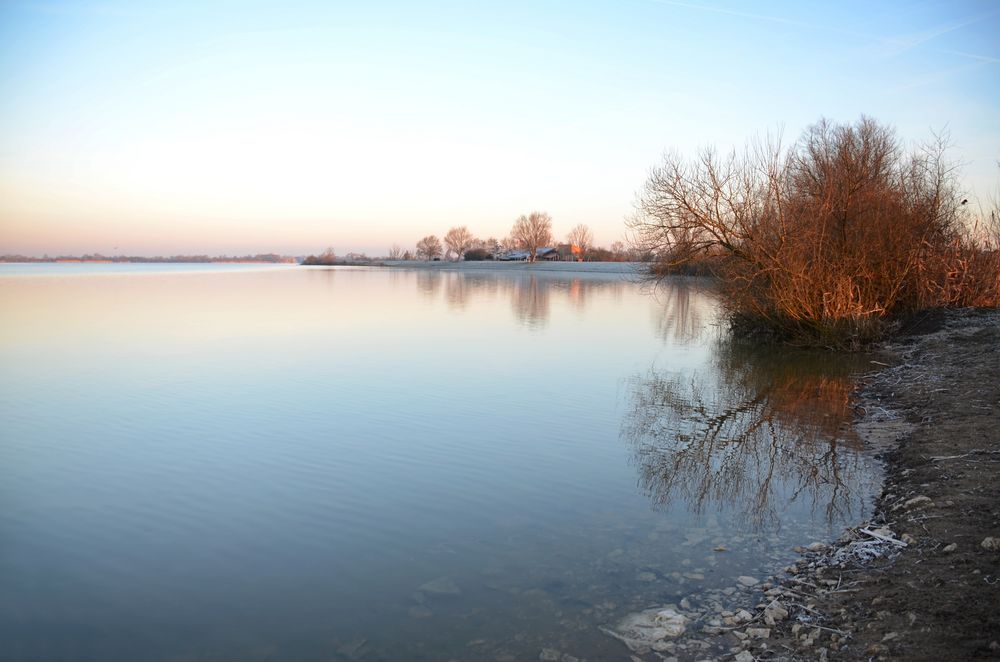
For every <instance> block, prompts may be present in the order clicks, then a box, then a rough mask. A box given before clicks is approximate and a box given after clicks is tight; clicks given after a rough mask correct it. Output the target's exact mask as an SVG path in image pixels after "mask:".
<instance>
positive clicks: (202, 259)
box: [0, 253, 297, 264]
mask: <svg viewBox="0 0 1000 662" xmlns="http://www.w3.org/2000/svg"><path fill="white" fill-rule="evenodd" d="M296 261H297V260H296V259H295V258H294V257H289V256H287V255H278V254H277V253H258V254H257V255H242V256H237V255H232V256H230V255H216V256H210V255H171V256H169V257H163V256H156V257H145V256H142V255H114V256H109V255H101V254H100V253H95V254H93V255H89V254H88V255H79V256H77V255H60V256H57V257H50V256H48V255H46V256H44V257H28V256H27V255H0V262H123V263H133V262H140V263H161V262H167V263H169V262H176V263H181V262H184V263H192V262H193V263H209V262H266V263H271V264H283V263H294V262H296Z"/></svg>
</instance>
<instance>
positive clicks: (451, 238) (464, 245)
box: [444, 225, 475, 262]
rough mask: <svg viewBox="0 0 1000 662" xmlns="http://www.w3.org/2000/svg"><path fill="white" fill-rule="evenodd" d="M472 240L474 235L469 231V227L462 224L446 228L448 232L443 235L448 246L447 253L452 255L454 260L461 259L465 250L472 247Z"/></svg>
mask: <svg viewBox="0 0 1000 662" xmlns="http://www.w3.org/2000/svg"><path fill="white" fill-rule="evenodd" d="M474 241H475V237H473V236H472V233H471V232H469V228H467V227H465V226H464V225H463V226H461V227H457V228H452V229H450V230H448V234H446V235H445V236H444V243H445V245H446V246H447V247H448V253H449V255H454V258H453V259H454V260H455V261H456V262H457V261H458V260H461V259H462V257H463V256H464V255H465V251H467V250H469V249H470V248H472V244H473V242H474Z"/></svg>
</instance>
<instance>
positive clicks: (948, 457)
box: [930, 448, 1000, 462]
mask: <svg viewBox="0 0 1000 662" xmlns="http://www.w3.org/2000/svg"><path fill="white" fill-rule="evenodd" d="M995 453H1000V451H988V450H986V449H985V448H977V449H975V450H971V451H969V452H968V453H962V454H961V455H939V456H937V457H932V458H930V459H931V461H932V462H937V461H938V460H957V459H958V458H960V457H969V456H970V455H977V454H984V455H993V454H995Z"/></svg>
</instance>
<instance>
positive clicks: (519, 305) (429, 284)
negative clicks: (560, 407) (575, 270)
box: [416, 269, 627, 329]
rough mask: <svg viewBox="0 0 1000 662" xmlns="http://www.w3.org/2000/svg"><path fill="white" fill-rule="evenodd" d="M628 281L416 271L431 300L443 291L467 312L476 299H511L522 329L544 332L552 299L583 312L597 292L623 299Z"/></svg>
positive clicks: (618, 277) (542, 274)
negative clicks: (467, 308) (589, 299)
mask: <svg viewBox="0 0 1000 662" xmlns="http://www.w3.org/2000/svg"><path fill="white" fill-rule="evenodd" d="M626 283H627V281H626V280H625V277H624V276H623V275H622V274H617V273H610V274H587V275H586V276H583V277H581V276H578V275H572V274H563V273H558V272H553V273H550V272H544V271H542V272H538V273H525V272H520V271H518V272H508V273H489V272H475V271H468V272H466V271H457V270H445V269H442V270H440V271H438V270H430V269H427V270H419V271H416V284H417V290H418V292H419V293H420V294H421V295H422V296H424V297H425V298H427V299H437V298H438V297H439V295H440V294H441V291H442V289H443V291H444V299H445V303H446V305H447V306H448V307H449V308H451V309H454V310H463V309H465V308H466V306H467V304H468V302H469V301H472V300H475V299H488V300H489V299H496V298H498V297H500V296H503V297H507V298H509V300H510V306H511V311H512V312H513V313H514V318H515V319H516V320H517V322H518V323H519V324H521V325H522V326H526V327H528V328H533V329H540V328H543V327H545V325H546V324H547V323H548V321H549V317H550V315H551V307H552V299H553V298H556V299H562V298H565V299H567V300H568V301H569V302H570V303H571V304H572V305H573V306H574V307H575V308H577V309H580V310H583V309H585V308H586V306H587V302H588V297H590V296H593V295H594V294H596V293H598V292H599V293H601V294H602V295H607V294H610V295H611V296H615V297H620V296H621V294H622V292H623V291H624V288H625V286H626Z"/></svg>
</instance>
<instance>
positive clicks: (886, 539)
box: [858, 529, 906, 547]
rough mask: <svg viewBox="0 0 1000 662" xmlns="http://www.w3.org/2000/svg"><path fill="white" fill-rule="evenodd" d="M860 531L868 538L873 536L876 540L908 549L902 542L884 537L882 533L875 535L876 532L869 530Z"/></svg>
mask: <svg viewBox="0 0 1000 662" xmlns="http://www.w3.org/2000/svg"><path fill="white" fill-rule="evenodd" d="M858 531H860V532H861V533H863V534H865V535H866V536H871V537H872V538H876V539H878V540H881V541H883V542H888V543H892V544H893V545H896V546H897V547H906V543H905V542H903V541H902V540H896V539H895V538H890V537H889V536H883V535H882V534H881V533H875V532H874V531H869V530H868V529H858Z"/></svg>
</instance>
